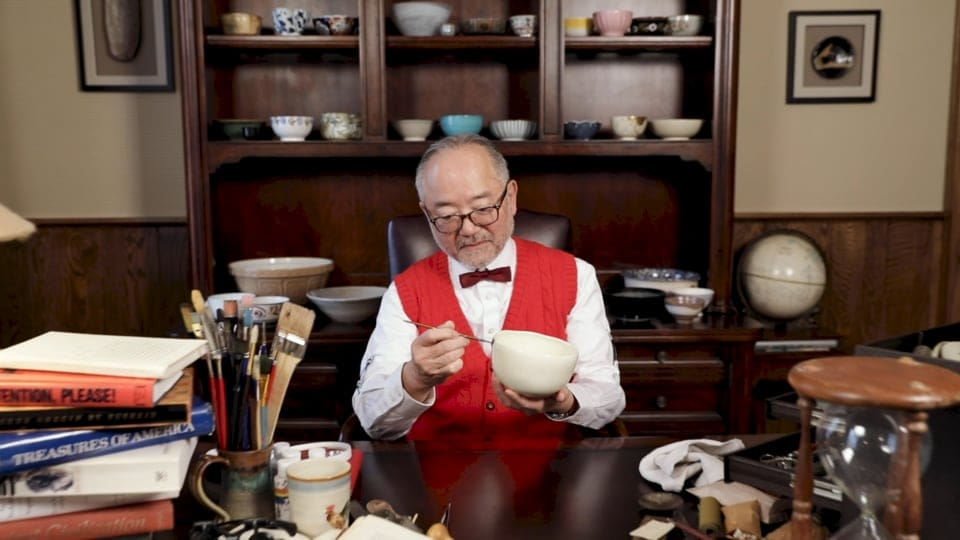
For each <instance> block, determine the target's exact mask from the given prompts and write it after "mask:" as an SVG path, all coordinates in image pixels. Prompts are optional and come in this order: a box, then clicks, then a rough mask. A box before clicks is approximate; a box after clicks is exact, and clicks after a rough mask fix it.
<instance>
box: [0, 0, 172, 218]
mask: <svg viewBox="0 0 960 540" xmlns="http://www.w3.org/2000/svg"><path fill="white" fill-rule="evenodd" d="M74 25H75V22H74V11H73V1H71V0H0V74H2V78H0V125H2V126H3V128H2V129H0V202H3V203H4V204H6V205H7V206H9V207H11V208H13V209H14V210H16V211H18V212H20V213H22V214H23V215H24V216H27V217H31V218H53V217H70V218H73V217H79V218H84V217H91V218H99V217H108V218H111V217H121V218H122V217H183V216H185V215H186V201H185V195H184V172H183V148H182V138H183V134H182V128H181V120H180V95H179V93H177V92H160V93H136V92H81V91H80V83H79V74H78V64H77V53H76V51H77V39H76V31H75V26H74ZM180 85H181V81H180V80H179V77H178V76H177V80H176V87H177V88H178V89H179V87H180Z"/></svg>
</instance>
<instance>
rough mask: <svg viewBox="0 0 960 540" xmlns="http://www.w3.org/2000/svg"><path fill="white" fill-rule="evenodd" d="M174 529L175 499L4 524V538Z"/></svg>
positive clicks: (83, 537) (74, 537)
mask: <svg viewBox="0 0 960 540" xmlns="http://www.w3.org/2000/svg"><path fill="white" fill-rule="evenodd" d="M170 529H173V501H171V500H169V499H166V500H162V501H150V502H144V503H137V504H128V505H126V506H113V507H110V508H101V509H99V510H86V511H83V512H74V513H72V514H60V515H56V516H45V517H39V518H30V519H21V520H19V521H8V522H6V523H4V524H3V533H2V536H3V538H4V539H5V540H35V539H44V538H70V539H71V540H87V539H93V538H109V537H113V536H124V535H131V534H140V533H148V532H153V531H167V530H170Z"/></svg>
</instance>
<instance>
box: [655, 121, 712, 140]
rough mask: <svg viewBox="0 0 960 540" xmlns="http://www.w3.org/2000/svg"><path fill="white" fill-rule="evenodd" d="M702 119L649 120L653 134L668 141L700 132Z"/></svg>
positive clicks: (685, 138) (686, 137)
mask: <svg viewBox="0 0 960 540" xmlns="http://www.w3.org/2000/svg"><path fill="white" fill-rule="evenodd" d="M701 127H703V120H701V119H699V118H661V119H659V120H651V121H650V129H651V130H653V134H654V135H656V136H657V137H660V138H661V139H664V140H668V141H685V140H687V139H689V138H691V137H693V136H694V135H696V134H697V133H699V132H700V128H701Z"/></svg>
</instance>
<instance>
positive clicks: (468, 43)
mask: <svg viewBox="0 0 960 540" xmlns="http://www.w3.org/2000/svg"><path fill="white" fill-rule="evenodd" d="M536 46H537V39H536V38H534V37H519V36H479V35H478V36H465V35H460V36H434V37H409V36H387V48H389V49H435V50H447V49H532V48H535V47H536Z"/></svg>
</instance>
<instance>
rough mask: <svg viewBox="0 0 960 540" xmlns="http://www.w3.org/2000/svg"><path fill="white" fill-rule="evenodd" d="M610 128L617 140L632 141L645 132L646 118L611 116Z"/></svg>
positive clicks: (627, 115) (633, 115)
mask: <svg viewBox="0 0 960 540" xmlns="http://www.w3.org/2000/svg"><path fill="white" fill-rule="evenodd" d="M610 126H611V127H613V134H614V135H616V136H617V138H618V139H620V140H624V141H633V140H636V139H637V137H639V136H641V135H643V132H644V131H646V130H647V117H645V116H637V115H635V114H626V115H619V116H613V117H611V118H610Z"/></svg>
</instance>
